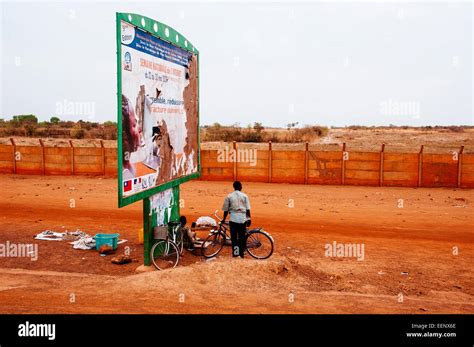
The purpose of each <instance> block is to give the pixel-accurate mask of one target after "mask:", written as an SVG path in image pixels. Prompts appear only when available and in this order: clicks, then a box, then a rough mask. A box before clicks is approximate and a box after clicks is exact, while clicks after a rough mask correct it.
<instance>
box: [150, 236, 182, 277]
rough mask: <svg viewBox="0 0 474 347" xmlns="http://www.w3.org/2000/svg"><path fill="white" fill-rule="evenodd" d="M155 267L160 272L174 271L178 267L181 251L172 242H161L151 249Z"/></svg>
mask: <svg viewBox="0 0 474 347" xmlns="http://www.w3.org/2000/svg"><path fill="white" fill-rule="evenodd" d="M150 253H151V259H152V262H153V265H155V267H156V268H157V269H158V270H166V269H172V268H174V267H176V265H178V262H179V249H178V246H176V244H175V243H174V242H172V241H167V240H160V241H158V242H157V243H155V244H154V245H153V247H152V249H151V252H150Z"/></svg>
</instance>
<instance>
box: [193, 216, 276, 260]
mask: <svg viewBox="0 0 474 347" xmlns="http://www.w3.org/2000/svg"><path fill="white" fill-rule="evenodd" d="M214 216H216V218H217V219H218V220H219V227H218V228H217V229H212V230H211V231H210V233H209V236H208V237H207V238H206V240H204V242H203V244H202V248H201V253H202V255H203V256H204V257H205V258H213V257H215V256H217V255H218V254H219V252H220V251H222V249H223V248H224V244H225V243H226V240H229V239H230V235H229V233H230V229H229V227H228V225H229V223H228V222H223V221H222V219H221V218H220V217H219V216H218V215H217V211H216V212H214ZM245 249H246V250H247V253H248V254H250V255H251V256H252V257H253V258H255V259H267V258H269V257H270V256H271V255H272V254H273V237H272V236H271V235H270V234H269V233H267V232H266V231H265V230H263V228H253V229H250V230H249V229H247V230H246V231H245Z"/></svg>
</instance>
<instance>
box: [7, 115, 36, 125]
mask: <svg viewBox="0 0 474 347" xmlns="http://www.w3.org/2000/svg"><path fill="white" fill-rule="evenodd" d="M13 122H15V123H20V124H37V123H38V118H36V116H35V115H33V114H24V115H23V114H22V115H17V116H13Z"/></svg>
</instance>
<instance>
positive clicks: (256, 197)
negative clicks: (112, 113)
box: [0, 175, 474, 313]
mask: <svg viewBox="0 0 474 347" xmlns="http://www.w3.org/2000/svg"><path fill="white" fill-rule="evenodd" d="M0 184H1V186H2V189H1V191H0V209H1V211H2V214H1V217H0V243H1V244H5V243H6V242H7V241H9V242H12V243H31V242H37V243H38V245H39V257H38V260H37V261H31V260H30V259H28V258H0V312H1V313H474V267H473V266H472V264H474V228H473V219H472V216H473V211H472V206H473V205H472V203H473V201H474V191H473V190H459V189H444V188H443V189H413V188H410V189H407V188H387V187H384V188H378V187H342V186H314V185H311V186H304V185H285V184H259V183H248V184H245V182H244V190H245V191H246V192H247V193H248V194H249V196H250V198H251V203H252V210H253V224H254V225H256V226H264V227H265V229H266V230H267V231H269V232H270V233H271V234H272V235H273V237H274V239H275V245H276V250H275V254H274V255H273V256H272V257H271V258H270V259H268V260H265V261H257V260H253V259H250V258H248V259H244V260H241V259H237V260H234V259H231V257H230V253H229V250H228V249H226V251H225V252H223V254H221V255H220V256H219V257H217V258H216V259H214V260H211V261H203V260H202V259H201V258H200V257H198V256H195V255H193V254H191V253H189V252H186V253H185V256H184V259H183V262H182V263H181V264H180V266H179V267H178V268H176V269H173V270H168V271H162V272H159V271H153V272H147V273H141V274H137V273H136V272H135V269H136V268H137V267H138V266H139V265H140V264H141V263H142V262H143V256H142V253H143V248H142V247H143V246H142V245H140V244H138V238H137V230H138V229H139V228H140V227H141V213H142V210H141V209H142V206H141V203H136V204H133V205H131V206H128V207H125V208H123V209H118V208H117V207H116V200H117V192H116V180H114V179H100V178H99V179H98V178H89V177H41V176H14V175H1V176H0ZM229 188H230V183H228V182H204V181H193V182H189V183H186V184H184V185H182V188H181V198H182V199H183V201H184V208H183V209H182V212H183V213H184V214H186V215H187V217H188V220H193V219H195V218H197V217H198V216H201V215H210V214H212V213H213V211H214V210H215V209H217V208H219V207H220V206H221V203H222V199H223V197H224V195H225V194H226V193H227V192H229ZM70 199H74V202H75V207H74V208H71V207H70V203H71V200H70ZM399 199H403V208H399V207H398V206H399V204H400V200H399ZM77 228H79V229H81V230H83V231H87V232H90V233H96V232H100V231H102V232H119V233H120V235H121V238H125V239H127V240H128V242H127V243H125V244H124V245H121V246H119V250H118V252H119V253H120V252H123V250H124V247H125V246H128V247H130V250H131V255H132V257H133V258H134V262H133V263H131V264H127V265H122V266H119V265H114V264H112V263H111V262H110V259H111V256H107V257H100V256H99V254H98V253H96V252H95V251H80V250H74V249H73V248H72V246H71V245H69V244H67V243H66V242H51V241H34V240H33V235H35V234H36V233H38V232H40V231H42V230H44V229H52V230H66V229H67V230H76V229H77ZM334 241H336V242H338V243H358V244H363V245H364V247H365V253H364V259H363V260H362V261H358V260H357V259H356V258H351V257H344V258H334V257H332V258H331V257H326V256H325V245H326V244H328V243H330V244H332V242H334ZM453 247H458V250H459V254H458V255H454V254H453ZM402 272H407V273H408V274H405V275H404V274H402Z"/></svg>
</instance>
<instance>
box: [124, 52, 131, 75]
mask: <svg viewBox="0 0 474 347" xmlns="http://www.w3.org/2000/svg"><path fill="white" fill-rule="evenodd" d="M124 61H125V64H123V69H124V70H127V71H132V55H131V54H130V52H125V55H124Z"/></svg>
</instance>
